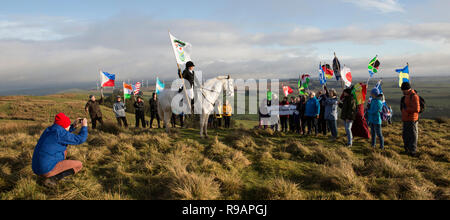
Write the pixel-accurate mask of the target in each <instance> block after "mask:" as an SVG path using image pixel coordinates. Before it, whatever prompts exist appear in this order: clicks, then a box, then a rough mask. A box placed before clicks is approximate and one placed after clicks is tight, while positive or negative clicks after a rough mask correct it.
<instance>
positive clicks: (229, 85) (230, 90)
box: [218, 76, 234, 97]
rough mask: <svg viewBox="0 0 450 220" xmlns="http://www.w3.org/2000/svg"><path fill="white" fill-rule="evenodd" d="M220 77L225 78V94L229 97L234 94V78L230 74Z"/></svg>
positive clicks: (220, 77)
mask: <svg viewBox="0 0 450 220" xmlns="http://www.w3.org/2000/svg"><path fill="white" fill-rule="evenodd" d="M218 78H219V79H221V80H223V82H224V83H223V90H224V91H225V95H226V96H229V97H233V96H234V80H233V79H231V77H230V76H219V77H218Z"/></svg>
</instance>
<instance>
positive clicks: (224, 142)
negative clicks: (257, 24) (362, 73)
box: [0, 79, 450, 200]
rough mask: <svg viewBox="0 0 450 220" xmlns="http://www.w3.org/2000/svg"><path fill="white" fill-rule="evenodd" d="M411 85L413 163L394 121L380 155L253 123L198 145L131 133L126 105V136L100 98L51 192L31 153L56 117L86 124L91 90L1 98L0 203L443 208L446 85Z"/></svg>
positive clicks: (388, 86) (447, 159)
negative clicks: (417, 105)
mask: <svg viewBox="0 0 450 220" xmlns="http://www.w3.org/2000/svg"><path fill="white" fill-rule="evenodd" d="M386 81H388V80H385V84H384V87H383V88H384V91H385V92H386V95H387V96H388V102H389V103H392V106H393V107H395V108H397V107H396V106H398V102H399V100H400V95H401V93H400V90H399V89H398V88H397V87H398V84H396V81H395V80H392V81H389V82H386ZM286 83H288V82H286ZM292 83H294V80H292V81H291V84H292ZM295 83H296V82H295ZM372 83H374V82H372ZM371 85H372V84H371ZM312 86H313V87H312V88H318V87H316V85H312ZM337 86H338V85H337V84H336V85H333V84H332V83H330V87H337ZM414 87H415V88H416V89H417V90H418V91H419V92H420V94H421V95H423V96H424V97H425V99H427V102H428V106H427V112H426V113H425V114H424V116H425V117H427V118H430V119H422V120H421V122H420V141H419V155H418V157H417V158H411V157H409V156H407V155H404V154H402V151H403V148H402V139H401V126H402V125H401V123H399V122H394V124H393V125H384V127H383V131H384V135H385V144H386V150H385V151H380V150H378V149H373V148H371V147H370V145H369V141H368V140H365V139H361V138H356V140H355V142H354V147H353V148H352V149H348V148H345V147H344V145H345V140H346V138H345V135H344V133H345V132H344V129H343V127H342V126H341V127H340V128H339V134H340V135H339V138H338V140H337V141H330V140H329V139H328V137H326V136H318V137H313V136H307V137H305V136H302V137H301V136H299V135H297V134H293V133H288V134H284V133H279V132H274V131H272V130H261V129H255V128H254V127H255V126H256V125H257V121H256V119H257V116H256V115H238V116H233V119H232V121H233V122H232V125H233V127H232V128H231V129H211V130H210V135H211V137H210V138H209V139H200V138H199V134H198V130H197V129H195V128H186V129H181V128H179V127H177V128H175V129H172V130H171V132H172V133H171V134H169V135H168V134H166V133H165V132H164V130H163V129H152V130H150V129H135V128H134V115H133V108H132V107H131V102H128V103H129V104H128V105H129V109H128V112H129V113H128V115H127V118H128V121H129V123H130V124H131V128H130V129H122V128H119V127H117V126H116V125H115V118H114V114H113V112H112V110H111V107H110V104H111V99H110V98H108V100H107V102H106V103H105V105H104V106H102V111H103V114H104V119H105V121H107V123H106V124H105V126H103V127H101V129H100V130H99V131H97V130H94V131H93V130H90V131H89V138H88V141H87V142H86V143H84V144H83V145H81V146H71V147H69V148H68V159H77V160H81V161H82V163H83V166H84V167H83V170H82V171H81V173H79V174H77V175H75V176H73V177H69V178H67V179H64V180H63V182H64V184H61V185H59V186H58V187H57V189H55V190H53V189H48V188H46V187H45V186H43V185H42V179H40V178H39V177H37V176H36V175H34V174H33V172H32V170H31V158H32V154H33V149H34V146H35V145H36V142H37V140H38V139H39V136H40V134H41V133H42V132H43V130H44V129H45V128H46V127H47V126H50V125H51V124H52V122H53V118H54V115H55V114H57V113H59V112H64V113H66V114H67V115H69V116H70V117H71V118H73V119H74V118H77V117H87V116H86V114H85V113H84V110H83V107H84V105H85V103H86V100H87V95H88V94H90V93H93V94H98V92H97V91H95V90H92V91H78V92H72V93H63V94H54V95H47V96H2V97H0V144H1V147H0V200H4V199H8V200H9V199H27V200H28V199H39V200H40V199H43V200H46V199H64V200H70V199H83V200H84V199H102V200H103V199H105V200H111V199H112V200H116V199H120V200H122V199H124V200H133V199H169V200H171V199H182V200H185V199H195V200H196V199H199V200H209V199H220V200H221V199H238V200H241V199H242V200H248V199H251V200H304V199H311V200H329V199H330V200H335V199H338V200H340V199H401V200H415V199H421V200H422V199H424V200H435V199H438V200H448V199H450V191H449V189H450V188H449V186H450V175H449V172H448V171H449V169H450V151H449V148H448V146H449V145H450V135H449V134H448V133H449V132H450V121H449V119H448V118H447V116H448V114H446V111H448V110H450V107H449V104H448V99H449V95H448V93H447V91H448V87H449V86H448V83H446V82H445V83H444V80H442V82H441V80H438V79H415V80H414ZM293 88H294V87H293ZM150 92H151V91H150V90H149V91H146V92H145V94H146V98H145V99H146V100H148V98H149V96H148V95H149V94H150ZM106 95H107V97H110V96H111V91H109V92H107V94H106ZM397 114H398V110H397ZM397 117H398V115H397ZM148 119H149V118H148V115H147V120H148ZM154 123H156V122H154ZM154 126H156V124H154Z"/></svg>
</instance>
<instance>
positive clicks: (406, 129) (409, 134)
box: [400, 82, 420, 156]
mask: <svg viewBox="0 0 450 220" xmlns="http://www.w3.org/2000/svg"><path fill="white" fill-rule="evenodd" d="M401 88H402V91H403V95H404V96H403V98H402V102H401V104H400V109H401V111H402V121H403V144H404V148H405V153H406V154H409V155H411V156H415V155H416V153H417V140H418V137H419V112H420V99H419V96H418V95H417V93H416V92H415V91H414V90H413V89H411V85H410V84H409V83H408V82H405V83H403V84H402V87H401Z"/></svg>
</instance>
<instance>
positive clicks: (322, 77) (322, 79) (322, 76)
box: [319, 64, 327, 85]
mask: <svg viewBox="0 0 450 220" xmlns="http://www.w3.org/2000/svg"><path fill="white" fill-rule="evenodd" d="M319 80H320V85H325V84H326V83H327V78H326V77H325V72H324V71H323V68H322V65H321V64H319Z"/></svg>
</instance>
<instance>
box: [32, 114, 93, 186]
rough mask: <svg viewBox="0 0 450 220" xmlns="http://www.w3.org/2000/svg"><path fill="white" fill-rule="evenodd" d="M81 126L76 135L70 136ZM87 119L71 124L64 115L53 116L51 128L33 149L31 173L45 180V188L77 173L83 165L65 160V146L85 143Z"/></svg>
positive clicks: (43, 134)
mask: <svg viewBox="0 0 450 220" xmlns="http://www.w3.org/2000/svg"><path fill="white" fill-rule="evenodd" d="M80 123H81V124H82V128H81V130H80V132H79V134H78V135H76V134H72V132H73V131H75V130H76V128H77V127H78V126H79V125H80ZM87 123H88V121H87V119H86V118H85V119H77V120H76V121H75V122H74V123H72V124H71V122H70V119H69V117H67V116H66V115H65V114H64V113H59V114H57V115H56V116H55V122H54V124H53V125H52V126H50V127H48V128H47V129H45V131H44V133H42V135H41V137H40V138H39V141H38V143H37V145H36V147H35V148H34V153H33V159H32V169H33V172H34V173H35V174H37V175H39V176H41V177H44V178H46V179H45V181H44V184H45V185H46V186H50V187H51V186H55V185H56V184H57V182H58V181H59V180H61V179H62V178H64V177H67V176H69V175H73V174H76V173H78V172H79V171H80V170H81V168H82V167H83V164H82V163H81V162H80V161H75V160H66V156H67V151H66V150H67V146H68V145H80V144H83V143H84V142H86V139H87V136H88V127H87V126H88V124H87Z"/></svg>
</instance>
